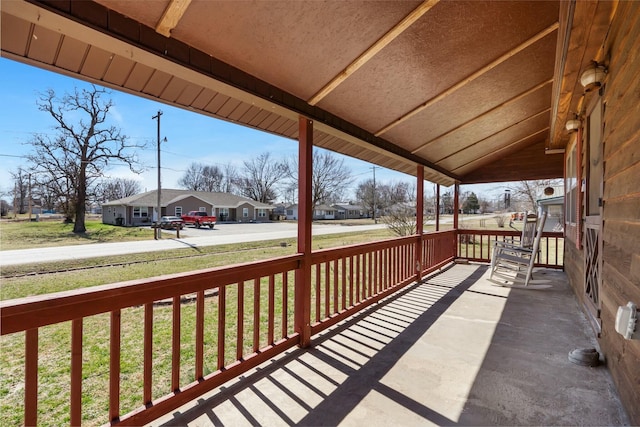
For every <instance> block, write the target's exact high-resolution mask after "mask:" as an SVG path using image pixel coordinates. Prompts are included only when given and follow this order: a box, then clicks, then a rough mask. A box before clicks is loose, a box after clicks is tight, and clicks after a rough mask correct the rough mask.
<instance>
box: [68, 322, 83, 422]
mask: <svg viewBox="0 0 640 427" xmlns="http://www.w3.org/2000/svg"><path fill="white" fill-rule="evenodd" d="M69 406H70V412H71V413H70V416H71V417H70V418H71V420H70V421H71V425H72V426H79V425H80V424H82V318H80V319H74V320H72V321H71V399H70V402H69Z"/></svg>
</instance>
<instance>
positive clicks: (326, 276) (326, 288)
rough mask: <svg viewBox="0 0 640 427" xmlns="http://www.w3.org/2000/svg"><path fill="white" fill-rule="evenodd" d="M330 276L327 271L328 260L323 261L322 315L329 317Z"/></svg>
mask: <svg viewBox="0 0 640 427" xmlns="http://www.w3.org/2000/svg"><path fill="white" fill-rule="evenodd" d="M330 277H331V274H330V271H329V261H326V262H325V263H324V317H329V314H330V313H331V288H330V283H329V278H330Z"/></svg>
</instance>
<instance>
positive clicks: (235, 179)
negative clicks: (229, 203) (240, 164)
mask: <svg viewBox="0 0 640 427" xmlns="http://www.w3.org/2000/svg"><path fill="white" fill-rule="evenodd" d="M222 174H223V175H224V178H223V180H222V188H221V191H222V192H224V193H230V194H239V193H240V191H239V185H240V174H239V173H238V170H237V169H236V167H235V166H233V165H232V164H231V163H227V164H225V165H224V166H223V171H222Z"/></svg>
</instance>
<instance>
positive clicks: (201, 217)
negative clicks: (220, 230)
mask: <svg viewBox="0 0 640 427" xmlns="http://www.w3.org/2000/svg"><path fill="white" fill-rule="evenodd" d="M181 218H182V220H183V221H184V224H185V225H191V224H192V225H195V226H196V228H200V227H202V226H203V225H205V226H206V225H208V226H209V228H213V227H214V226H215V225H216V221H217V220H218V218H216V216H215V215H207V213H206V212H203V211H191V212H189V213H188V214H186V215H182V217H181Z"/></svg>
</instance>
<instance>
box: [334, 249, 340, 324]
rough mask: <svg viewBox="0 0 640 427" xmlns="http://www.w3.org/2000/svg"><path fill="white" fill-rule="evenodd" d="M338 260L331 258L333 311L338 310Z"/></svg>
mask: <svg viewBox="0 0 640 427" xmlns="http://www.w3.org/2000/svg"><path fill="white" fill-rule="evenodd" d="M339 285H340V284H339V282H338V260H337V259H335V260H333V313H337V312H339V311H340V305H339V303H338V287H339Z"/></svg>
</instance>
